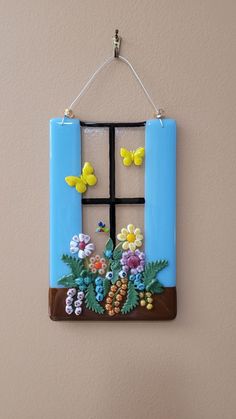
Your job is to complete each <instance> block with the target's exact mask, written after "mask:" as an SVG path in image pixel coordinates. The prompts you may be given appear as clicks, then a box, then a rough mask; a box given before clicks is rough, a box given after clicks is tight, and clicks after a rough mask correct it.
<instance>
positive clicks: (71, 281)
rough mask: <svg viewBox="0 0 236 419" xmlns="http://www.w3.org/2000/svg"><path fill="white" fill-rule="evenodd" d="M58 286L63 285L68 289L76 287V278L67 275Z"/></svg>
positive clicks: (60, 280)
mask: <svg viewBox="0 0 236 419" xmlns="http://www.w3.org/2000/svg"><path fill="white" fill-rule="evenodd" d="M58 284H59V285H63V286H64V287H66V288H71V287H75V286H76V283H75V277H74V275H65V276H63V277H62V278H60V279H59V281H58Z"/></svg>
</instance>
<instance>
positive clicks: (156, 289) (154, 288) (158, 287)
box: [147, 280, 165, 294]
mask: <svg viewBox="0 0 236 419" xmlns="http://www.w3.org/2000/svg"><path fill="white" fill-rule="evenodd" d="M147 291H151V292H153V293H154V294H162V293H163V292H164V291H165V288H164V286H163V285H162V284H161V283H160V282H159V281H157V280H155V282H153V284H152V285H150V286H149V288H148V290H147Z"/></svg>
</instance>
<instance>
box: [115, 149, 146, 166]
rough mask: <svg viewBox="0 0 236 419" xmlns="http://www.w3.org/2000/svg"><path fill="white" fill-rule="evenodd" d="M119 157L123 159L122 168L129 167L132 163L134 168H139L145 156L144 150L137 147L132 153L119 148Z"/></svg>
mask: <svg viewBox="0 0 236 419" xmlns="http://www.w3.org/2000/svg"><path fill="white" fill-rule="evenodd" d="M120 155H121V157H123V165H124V166H131V164H132V163H134V164H135V166H141V165H142V163H143V158H144V155H145V149H144V147H139V148H137V149H136V150H134V151H132V150H130V151H129V150H127V149H126V148H121V149H120Z"/></svg>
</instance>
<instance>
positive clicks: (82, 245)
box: [79, 242, 86, 250]
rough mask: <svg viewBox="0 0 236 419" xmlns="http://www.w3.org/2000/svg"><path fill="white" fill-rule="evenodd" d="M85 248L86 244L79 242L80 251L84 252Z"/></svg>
mask: <svg viewBox="0 0 236 419" xmlns="http://www.w3.org/2000/svg"><path fill="white" fill-rule="evenodd" d="M85 246H86V244H85V243H84V242H79V249H80V250H84V249H85Z"/></svg>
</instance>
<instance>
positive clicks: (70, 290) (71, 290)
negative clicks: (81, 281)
mask: <svg viewBox="0 0 236 419" xmlns="http://www.w3.org/2000/svg"><path fill="white" fill-rule="evenodd" d="M75 294H76V288H70V289H69V290H68V291H67V295H68V297H74V295H75Z"/></svg>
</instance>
